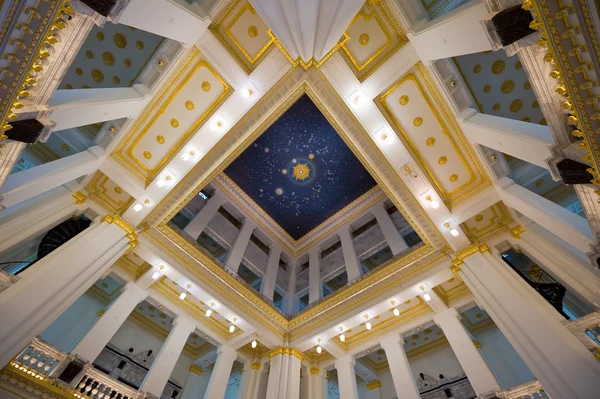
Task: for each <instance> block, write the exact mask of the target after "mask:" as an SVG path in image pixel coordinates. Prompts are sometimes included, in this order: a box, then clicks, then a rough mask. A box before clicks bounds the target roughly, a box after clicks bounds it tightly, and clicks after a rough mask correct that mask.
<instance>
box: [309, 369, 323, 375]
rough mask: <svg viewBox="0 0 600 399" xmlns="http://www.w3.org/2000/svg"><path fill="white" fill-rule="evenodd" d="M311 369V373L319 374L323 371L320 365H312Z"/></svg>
mask: <svg viewBox="0 0 600 399" xmlns="http://www.w3.org/2000/svg"><path fill="white" fill-rule="evenodd" d="M309 371H310V375H319V374H320V373H321V370H319V368H318V367H311V368H310V369H309Z"/></svg>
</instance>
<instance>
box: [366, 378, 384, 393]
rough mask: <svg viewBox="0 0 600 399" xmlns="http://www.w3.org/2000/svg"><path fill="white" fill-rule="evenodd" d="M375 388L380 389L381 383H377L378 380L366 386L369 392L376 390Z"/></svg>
mask: <svg viewBox="0 0 600 399" xmlns="http://www.w3.org/2000/svg"><path fill="white" fill-rule="evenodd" d="M377 388H381V381H379V380H375V381H371V382H369V383H368V384H367V389H368V390H369V391H372V390H373V389H377Z"/></svg>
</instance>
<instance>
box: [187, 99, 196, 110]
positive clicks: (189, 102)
mask: <svg viewBox="0 0 600 399" xmlns="http://www.w3.org/2000/svg"><path fill="white" fill-rule="evenodd" d="M185 108H186V109H187V110H188V111H191V110H193V109H194V102H193V101H190V100H188V101H186V102H185Z"/></svg>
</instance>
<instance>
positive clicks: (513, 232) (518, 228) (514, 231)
mask: <svg viewBox="0 0 600 399" xmlns="http://www.w3.org/2000/svg"><path fill="white" fill-rule="evenodd" d="M509 231H510V235H511V236H513V237H514V238H516V239H520V238H521V234H523V233H524V232H525V227H523V226H521V225H519V226H516V227H513V228H512V229H510V230H509Z"/></svg>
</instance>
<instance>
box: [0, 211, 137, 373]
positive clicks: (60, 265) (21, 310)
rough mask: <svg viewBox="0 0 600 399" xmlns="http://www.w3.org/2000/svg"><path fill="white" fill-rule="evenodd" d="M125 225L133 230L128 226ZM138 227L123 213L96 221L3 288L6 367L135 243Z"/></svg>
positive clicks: (1, 339) (2, 357)
mask: <svg viewBox="0 0 600 399" xmlns="http://www.w3.org/2000/svg"><path fill="white" fill-rule="evenodd" d="M114 221H117V222H118V223H119V225H117V223H113V222H114ZM119 226H125V227H124V228H121V227H119ZM125 228H127V230H129V229H131V230H129V231H127V232H126V231H125V230H124V229H125ZM132 231H133V229H132V228H131V227H130V226H127V225H126V223H125V222H124V221H123V220H122V219H120V218H118V219H117V217H115V218H114V219H112V220H110V219H108V220H106V221H103V222H99V221H98V222H95V223H93V224H92V225H91V226H90V227H89V228H87V229H86V230H85V231H83V232H81V233H79V234H78V235H77V237H74V238H73V239H71V240H69V241H68V242H67V243H65V244H63V245H62V246H61V247H60V248H58V249H56V250H55V251H54V252H52V253H50V254H49V255H47V256H46V257H44V258H43V259H41V260H40V261H39V262H37V263H36V264H35V265H33V266H32V267H30V268H28V269H27V270H25V271H24V272H23V273H22V274H21V275H20V277H21V278H20V280H19V281H18V282H17V283H16V284H14V285H12V286H11V287H10V288H8V289H7V290H6V291H4V292H2V294H0V315H1V316H0V317H1V319H2V323H0V367H3V366H4V365H6V363H7V362H8V361H10V359H12V358H13V357H14V356H15V355H16V354H17V353H18V352H19V351H20V350H22V349H23V348H24V347H25V345H27V344H28V343H29V342H31V340H32V339H33V338H34V337H35V336H36V335H38V334H40V333H41V332H42V331H44V329H45V328H46V327H48V326H49V325H50V324H51V323H52V322H53V321H54V320H55V319H56V318H57V317H58V316H59V315H60V314H61V313H62V312H64V311H65V310H66V309H67V308H68V307H69V306H70V305H71V304H72V303H73V302H75V300H76V299H77V298H79V297H80V296H81V295H82V294H83V293H84V292H85V291H86V290H87V289H88V288H90V287H91V286H92V285H93V284H94V283H95V282H96V281H97V280H98V279H99V278H100V277H101V276H102V275H103V274H104V273H105V272H106V270H107V269H108V268H109V267H110V266H112V265H113V264H114V262H115V261H116V260H117V259H119V258H120V257H121V256H122V255H123V254H124V253H125V252H126V251H127V249H129V248H130V239H129V238H128V237H126V234H129V233H130V232H132Z"/></svg>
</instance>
